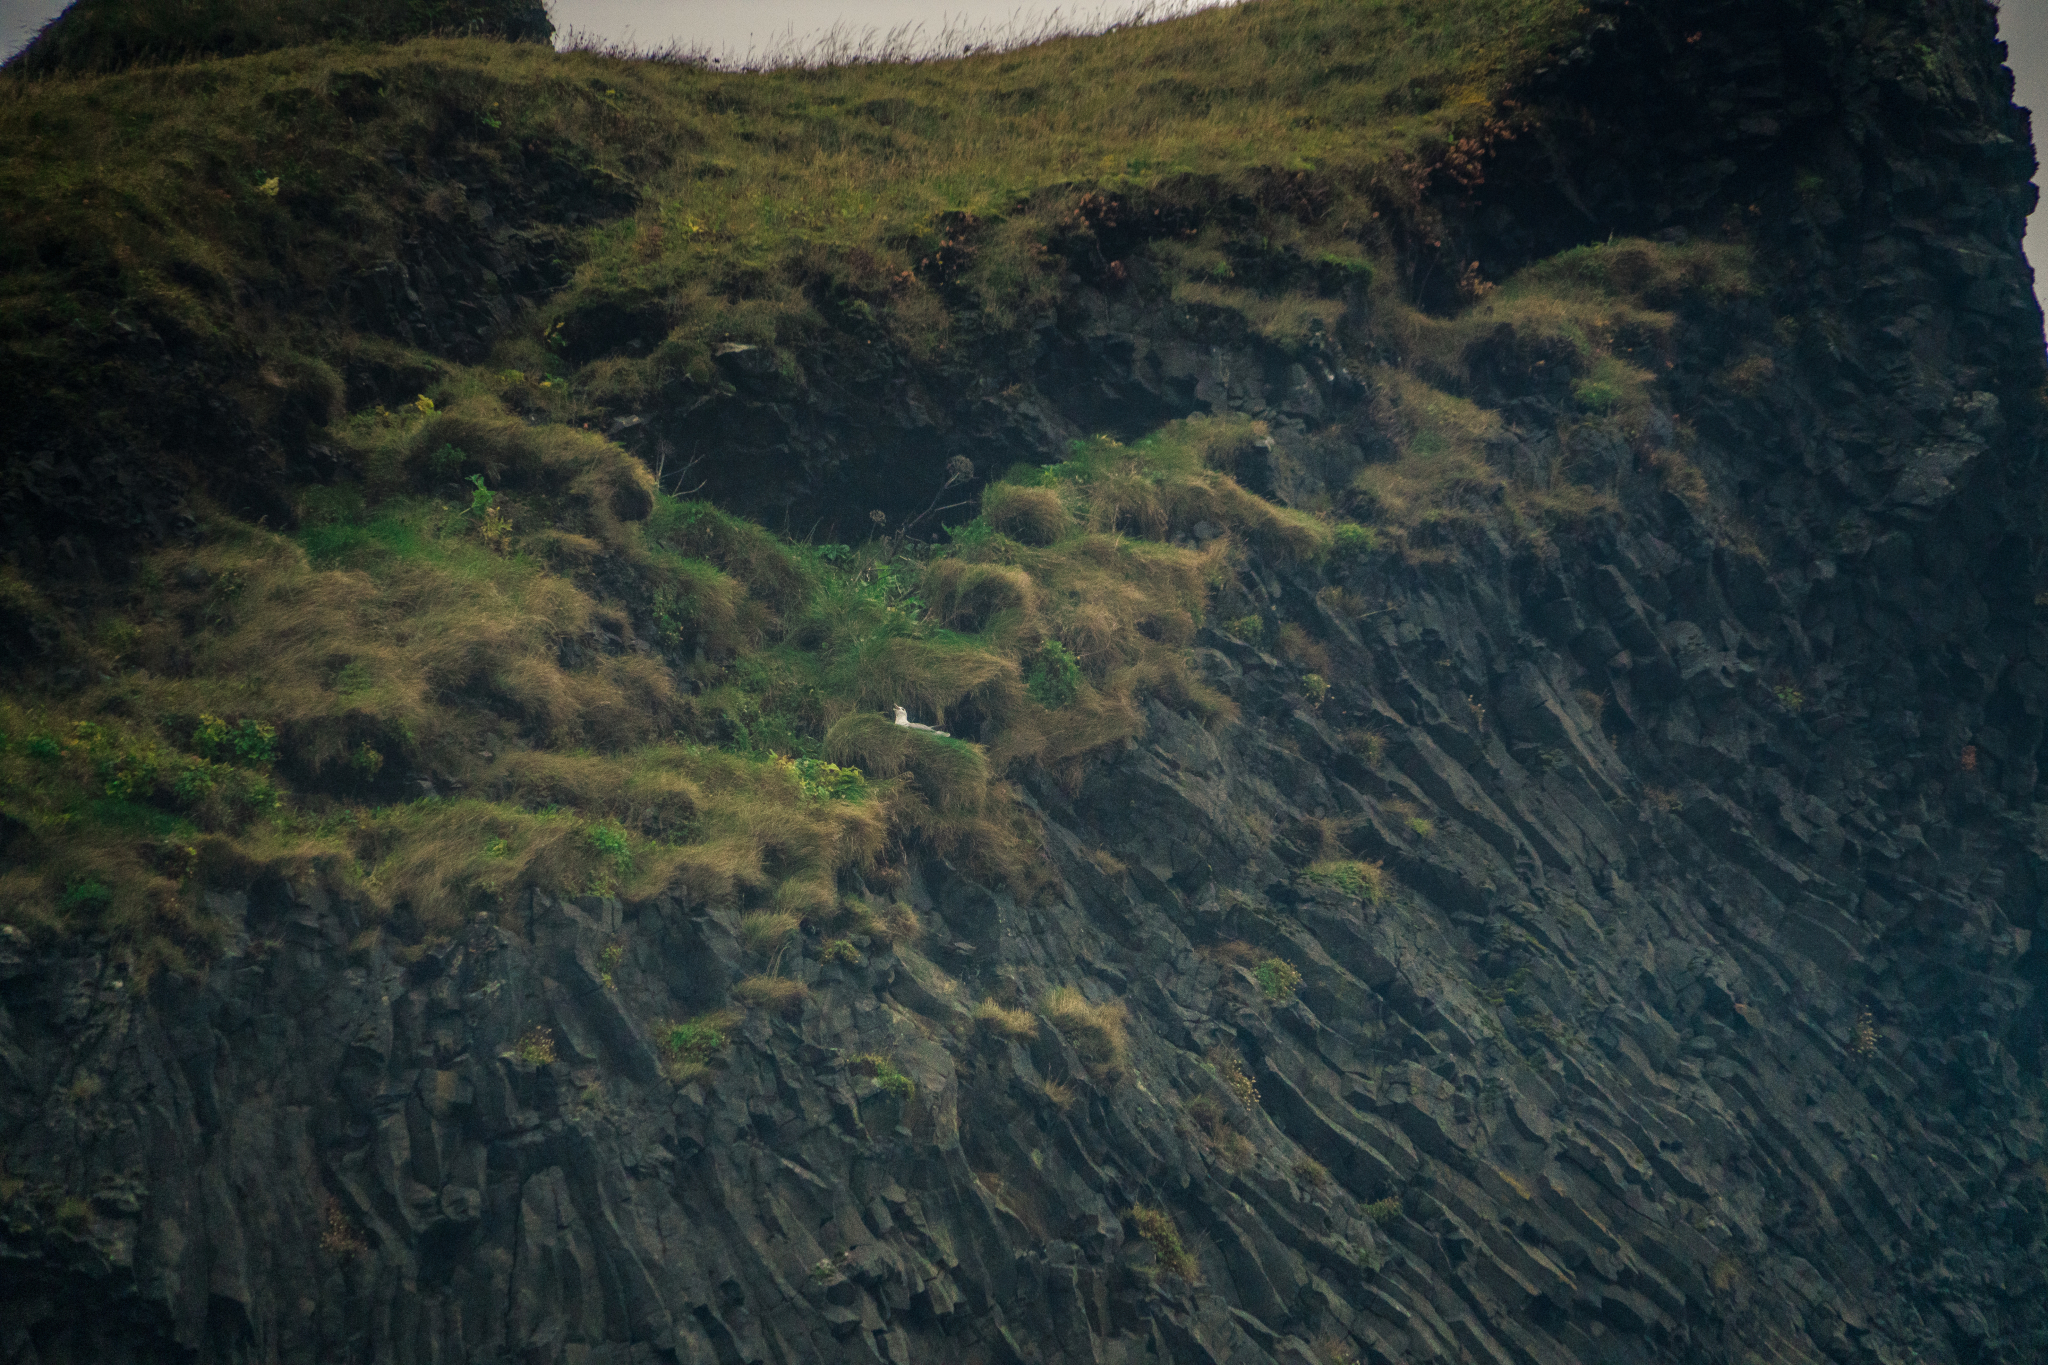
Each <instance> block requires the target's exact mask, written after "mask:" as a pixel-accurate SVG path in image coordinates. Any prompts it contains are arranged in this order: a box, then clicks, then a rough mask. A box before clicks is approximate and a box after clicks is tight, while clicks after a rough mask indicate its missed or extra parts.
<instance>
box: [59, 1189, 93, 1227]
mask: <svg viewBox="0 0 2048 1365" xmlns="http://www.w3.org/2000/svg"><path fill="white" fill-rule="evenodd" d="M56 1222H57V1226H58V1227H60V1228H62V1229H64V1231H66V1232H68V1233H70V1234H72V1235H73V1236H74V1237H75V1236H77V1235H78V1234H79V1233H82V1232H84V1231H85V1230H86V1229H87V1228H89V1227H91V1226H92V1205H91V1204H89V1203H87V1202H86V1201H85V1200H83V1199H80V1198H79V1197H78V1196H77V1195H72V1196H70V1197H69V1198H67V1199H65V1200H64V1201H63V1202H62V1203H60V1204H58V1205H57V1215H56Z"/></svg>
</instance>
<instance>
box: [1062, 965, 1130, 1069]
mask: <svg viewBox="0 0 2048 1365" xmlns="http://www.w3.org/2000/svg"><path fill="white" fill-rule="evenodd" d="M1045 1013H1046V1016H1047V1017H1048V1018H1049V1019H1051V1020H1052V1022H1053V1026H1054V1027H1055V1028H1057V1029H1059V1031H1060V1036H1061V1037H1063V1038H1065V1039H1066V1040H1067V1042H1068V1044H1070V1045H1071V1046H1072V1047H1073V1049H1074V1052H1075V1053H1076V1055H1078V1056H1079V1057H1080V1058H1081V1060H1082V1062H1084V1063H1085V1064H1086V1065H1087V1067H1088V1069H1089V1071H1090V1072H1092V1073H1094V1074H1095V1075H1097V1076H1098V1077H1102V1078H1105V1079H1107V1078H1112V1077H1115V1076H1118V1075H1121V1074H1122V1072H1123V1069H1124V1063H1125V1062H1126V1060H1128V1058H1129V1056H1130V1033H1129V1031H1128V1023H1129V1020H1130V1011H1129V1010H1127V1009H1125V1008H1124V1005H1123V1002H1122V1001H1119V1000H1106V1001H1104V1002H1103V1003H1101V1004H1099V1005H1095V1004H1090V1003H1089V1002H1088V997H1087V996H1085V995H1083V994H1081V992H1080V991H1079V990H1078V989H1076V988H1075V987H1073V986H1059V987H1055V988H1054V989H1053V990H1051V991H1048V992H1047V993H1046V997H1045Z"/></svg>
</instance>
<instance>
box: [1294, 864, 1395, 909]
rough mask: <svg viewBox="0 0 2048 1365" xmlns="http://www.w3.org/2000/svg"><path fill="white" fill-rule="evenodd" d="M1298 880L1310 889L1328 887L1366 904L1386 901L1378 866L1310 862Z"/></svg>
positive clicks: (1383, 875) (1384, 879)
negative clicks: (1311, 887)
mask: <svg viewBox="0 0 2048 1365" xmlns="http://www.w3.org/2000/svg"><path fill="white" fill-rule="evenodd" d="M1298 877H1299V880H1301V881H1303V882H1305V883H1307V884H1309V885H1311V886H1327V887H1331V888H1333V889H1335V890H1338V891H1341V892H1343V893H1344V894H1345V895H1347V896H1355V897H1357V898H1358V899H1359V900H1362V901H1365V902H1366V903H1367V904H1369V905H1378V904H1379V903H1380V902H1381V901H1383V900H1385V899H1386V894H1387V873H1386V869H1385V868H1383V867H1382V866H1381V865H1380V864H1378V863H1367V862H1359V861H1357V860H1354V859H1332V860H1327V861H1324V862H1316V863H1310V864H1309V865H1308V866H1307V867H1305V868H1303V869H1302V870H1301V872H1300V873H1299V874H1298Z"/></svg>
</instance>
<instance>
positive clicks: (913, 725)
mask: <svg viewBox="0 0 2048 1365" xmlns="http://www.w3.org/2000/svg"><path fill="white" fill-rule="evenodd" d="M896 723H897V724H898V725H901V726H903V727H904V728H905V729H909V730H922V731H924V732H925V733H926V734H928V735H937V736H939V737H940V738H942V739H951V738H952V736H951V735H949V734H947V733H946V732H945V731H944V730H938V729H934V728H933V727H931V726H929V725H920V724H918V723H917V722H916V721H914V720H912V719H911V718H910V713H909V712H908V711H906V710H904V709H903V708H902V707H900V706H899V707H897V708H896Z"/></svg>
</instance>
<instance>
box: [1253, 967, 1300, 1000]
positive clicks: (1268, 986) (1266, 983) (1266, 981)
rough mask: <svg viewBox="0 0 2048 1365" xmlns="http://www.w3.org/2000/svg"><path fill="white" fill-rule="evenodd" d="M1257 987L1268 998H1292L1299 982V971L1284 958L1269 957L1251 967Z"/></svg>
mask: <svg viewBox="0 0 2048 1365" xmlns="http://www.w3.org/2000/svg"><path fill="white" fill-rule="evenodd" d="M1252 975H1253V976H1254V977H1255V978H1257V980H1258V983H1259V989H1260V990H1262V991H1264V992H1265V993H1266V998H1267V999H1268V1000H1275V1001H1287V1000H1292V999H1293V998H1294V988H1295V987H1296V986H1299V985H1300V984H1301V973H1300V972H1298V971H1296V970H1295V969H1294V964H1292V963H1290V962H1288V961H1287V960H1286V959H1285V958H1278V957H1269V958H1267V959H1266V960H1265V961H1264V962H1261V963H1260V964H1259V965H1258V966H1256V967H1254V968H1252Z"/></svg>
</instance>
